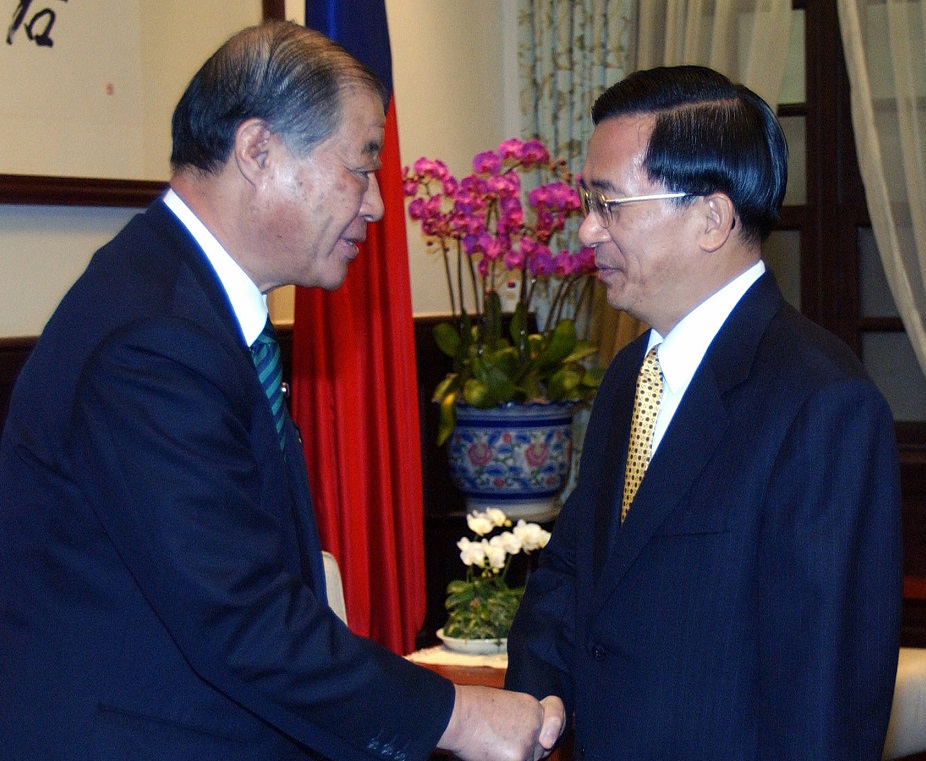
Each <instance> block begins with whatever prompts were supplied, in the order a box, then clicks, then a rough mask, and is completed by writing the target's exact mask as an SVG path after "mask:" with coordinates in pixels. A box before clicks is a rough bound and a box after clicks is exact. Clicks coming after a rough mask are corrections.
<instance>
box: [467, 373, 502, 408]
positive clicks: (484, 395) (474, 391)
mask: <svg viewBox="0 0 926 761" xmlns="http://www.w3.org/2000/svg"><path fill="white" fill-rule="evenodd" d="M463 401H464V402H466V403H467V404H468V405H469V406H470V407H479V408H480V409H486V408H488V407H494V406H495V405H496V402H495V399H494V397H493V396H492V392H491V391H490V389H489V386H488V384H486V383H484V382H483V381H481V380H478V379H477V378H470V379H469V380H468V381H466V383H464V384H463Z"/></svg>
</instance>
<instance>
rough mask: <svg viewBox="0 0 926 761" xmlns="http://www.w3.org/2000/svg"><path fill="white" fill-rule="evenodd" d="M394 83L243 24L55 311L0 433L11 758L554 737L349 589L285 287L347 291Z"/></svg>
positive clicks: (334, 752) (373, 750)
mask: <svg viewBox="0 0 926 761" xmlns="http://www.w3.org/2000/svg"><path fill="white" fill-rule="evenodd" d="M382 96H383V93H382V89H381V86H380V85H379V83H378V82H377V81H376V79H375V77H374V76H373V75H372V74H371V73H370V72H369V71H368V70H366V69H365V68H364V67H363V66H362V65H361V64H359V63H358V62H357V61H356V60H355V59H353V58H352V57H351V56H350V55H348V54H347V53H346V51H344V50H343V49H341V48H340V47H338V46H336V45H335V44H334V43H332V42H331V41H330V40H327V39H326V38H324V37H323V36H321V35H319V34H317V33H314V32H310V31H308V30H306V29H302V28H300V27H298V26H295V25H292V24H283V23H274V24H267V25H264V26H262V27H255V28H252V29H248V30H245V31H244V32H242V33H240V34H238V35H236V36H235V37H233V38H232V39H231V40H230V41H229V42H227V43H226V44H225V45H224V46H223V47H222V48H221V49H220V50H219V51H218V52H217V53H216V54H215V55H214V56H213V57H212V58H211V59H210V60H209V61H208V62H207V63H206V64H205V65H204V66H203V68H202V69H201V70H200V71H199V73H197V75H196V76H195V77H194V79H193V81H192V82H191V84H190V86H189V87H188V89H187V91H186V92H185V94H184V95H183V97H182V99H181V101H180V103H179V105H178V107H177V109H176V111H175V114H174V119H173V155H172V164H173V168H174V173H173V176H172V179H171V190H170V191H169V192H168V193H167V194H166V196H165V197H164V198H163V199H160V200H158V201H156V202H155V203H154V204H153V205H152V206H151V207H150V208H149V209H148V210H147V211H146V212H145V213H144V214H142V215H139V216H137V217H135V218H134V219H133V220H132V221H131V222H130V223H129V224H128V225H127V226H126V228H125V229H124V230H123V231H122V232H121V233H120V234H119V235H118V236H117V237H116V238H115V239H114V240H113V241H112V242H111V243H109V244H108V245H106V246H104V247H103V248H102V249H101V250H100V251H98V252H97V253H96V255H95V256H94V257H93V259H92V261H91V263H90V265H89V266H88V268H87V270H86V272H85V273H84V274H83V276H82V277H81V278H80V279H79V281H78V282H77V283H76V284H75V285H74V287H73V288H72V289H71V290H70V292H69V293H68V294H67V296H66V297H65V298H64V300H63V301H62V303H61V305H60V306H59V308H58V309H57V311H56V313H55V314H54V316H53V317H52V319H51V320H50V322H49V323H48V325H47V327H46V329H45V330H44V332H43V335H42V337H41V339H40V340H39V342H38V345H37V346H36V348H35V350H34V352H33V354H32V356H31V358H30V360H29V362H28V363H27V364H26V366H25V368H24V369H23V371H22V375H21V377H20V379H19V382H18V384H17V386H16V389H15V391H14V394H13V399H12V403H11V407H10V411H9V418H8V421H7V425H6V428H5V430H4V433H3V439H2V445H0V484H2V495H0V685H2V687H0V738H2V742H0V757H2V758H9V759H17V761H27V760H28V759H36V760H37V761H38V760H40V761H50V760H51V759H83V760H86V759H100V760H101V761H118V760H119V759H125V760H126V761H128V760H129V759H131V761H143V760H144V759H150V760H151V761H155V760H156V761H168V760H171V761H172V760H175V759H191V760H192V759H195V760H196V761H206V760H208V759H212V760H213V761H234V760H235V759H239V760H240V761H245V760H247V761H254V760H255V759H261V760H262V761H270V760H271V759H297V758H319V757H325V758H330V759H335V760H336V761H342V760H349V759H362V758H382V759H395V760H396V761H399V760H401V759H414V758H418V759H421V758H425V757H427V755H428V754H429V752H430V750H431V749H432V748H433V747H434V746H435V745H436V744H439V745H440V746H441V747H444V748H447V749H450V750H452V751H455V752H456V753H458V754H459V755H460V756H462V757H463V758H480V759H482V758H512V759H515V758H516V759H524V758H538V757H540V755H542V754H543V752H544V748H543V747H542V745H541V743H544V744H545V745H546V746H547V747H549V746H550V745H552V743H553V741H554V740H555V737H556V735H557V734H558V728H559V727H558V725H557V721H558V720H561V716H562V715H561V714H559V715H558V716H557V715H556V712H555V711H553V710H552V709H551V710H550V711H548V712H547V715H546V719H545V717H544V710H543V707H542V706H541V705H540V704H539V703H538V702H537V700H535V699H534V698H533V697H530V696H528V695H524V694H517V693H511V692H503V691H500V690H488V689H486V688H478V687H459V686H456V687H455V686H454V685H453V684H451V683H450V682H448V681H447V680H445V679H442V678H440V677H438V676H436V675H435V674H433V673H431V672H428V671H425V670H423V669H420V668H418V667H415V666H413V665H412V664H410V663H408V662H407V661H405V660H404V659H402V658H400V657H398V656H396V655H393V654H392V653H389V652H388V651H386V650H384V649H383V648H380V647H378V646H376V645H375V644H373V643H372V642H370V641H368V640H365V639H363V638H360V637H357V636H354V635H353V634H351V633H350V631H349V630H348V629H347V628H346V627H345V626H344V625H343V624H342V623H341V622H340V621H339V620H338V618H337V617H336V616H335V615H334V613H333V612H332V611H331V609H330V608H329V607H328V606H327V605H326V602H325V595H324V588H325V586H324V579H323V570H322V564H321V558H320V547H319V540H318V535H317V531H316V527H315V522H314V517H313V514H312V508H311V503H310V497H309V489H308V483H307V478H306V471H305V463H304V461H303V459H302V449H301V446H300V442H299V439H298V433H297V431H296V429H295V427H294V426H293V424H292V421H291V420H290V419H289V418H288V416H287V415H286V413H285V411H284V410H281V409H280V406H279V402H280V387H279V376H278V362H277V359H276V352H277V351H278V348H277V347H276V346H275V341H274V339H273V337H272V333H271V332H270V331H269V330H265V327H266V326H267V325H268V320H267V308H266V301H265V296H264V294H266V292H267V291H269V290H271V289H273V288H275V287H277V286H279V285H282V284H284V283H297V284H300V285H304V286H319V287H322V288H328V289H331V288H337V287H338V286H339V285H340V284H341V283H342V281H343V280H344V277H345V274H346V271H347V266H348V264H349V262H350V261H351V260H352V259H353V258H354V257H355V256H356V254H357V247H356V244H357V242H358V241H361V240H363V239H364V236H365V234H366V226H367V223H368V222H371V221H375V220H377V219H379V218H380V217H381V216H382V213H383V205H382V199H381V197H380V195H379V189H378V186H377V181H376V175H375V171H376V169H377V167H378V162H379V152H380V149H381V146H382V142H383V129H384V122H385V119H384V114H383V100H382ZM249 347H251V348H250V349H249ZM252 350H253V354H252ZM258 370H259V371H260V373H258ZM271 402H272V403H271ZM554 707H555V706H554ZM541 729H543V730H544V732H545V735H544V737H545V738H547V739H543V738H540V739H539V740H538V733H539V732H540V731H541Z"/></svg>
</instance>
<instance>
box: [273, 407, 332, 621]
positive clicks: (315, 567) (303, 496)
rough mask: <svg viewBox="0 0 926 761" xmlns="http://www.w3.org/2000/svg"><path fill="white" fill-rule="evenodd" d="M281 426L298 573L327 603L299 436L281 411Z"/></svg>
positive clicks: (316, 528) (318, 539)
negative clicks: (300, 571) (296, 548)
mask: <svg viewBox="0 0 926 761" xmlns="http://www.w3.org/2000/svg"><path fill="white" fill-rule="evenodd" d="M285 407H286V405H284V419H285V423H284V426H283V429H284V431H285V432H286V455H285V458H286V469H287V475H288V482H289V489H290V496H291V499H292V506H293V521H294V522H295V524H296V533H297V535H298V538H299V554H300V555H301V563H302V573H303V575H304V576H305V577H306V578H307V579H309V580H310V582H311V584H312V588H313V591H314V592H315V596H316V597H317V598H318V599H319V601H320V602H322V603H323V604H324V603H327V601H328V595H327V588H326V586H325V566H324V562H323V560H322V544H321V538H320V537H319V534H318V524H317V522H316V521H315V511H314V509H313V507H312V493H311V491H310V490H309V477H308V473H307V472H306V468H305V459H304V457H303V454H302V436H301V435H300V434H299V431H298V429H297V428H296V424H295V423H294V422H293V420H292V418H291V417H290V416H289V411H288V410H286V409H285Z"/></svg>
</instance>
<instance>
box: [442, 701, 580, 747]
mask: <svg viewBox="0 0 926 761" xmlns="http://www.w3.org/2000/svg"><path fill="white" fill-rule="evenodd" d="M455 687H456V700H455V701H454V704H453V713H452V714H451V716H450V722H449V723H448V724H447V729H445V730H444V734H443V735H442V736H441V739H440V741H439V742H438V745H437V747H438V748H441V749H442V750H449V751H451V752H452V753H454V754H455V755H457V756H458V757H459V758H461V759H463V760H464V761H496V759H497V760H498V761H509V760H510V761H537V760H538V759H541V758H545V757H546V756H547V755H548V754H549V753H550V751H551V750H552V748H553V746H554V745H555V744H556V741H557V740H559V737H560V735H561V734H562V733H563V730H564V729H565V727H566V712H565V708H564V706H563V701H562V700H560V699H559V698H558V697H556V696H552V695H551V696H550V697H547V698H544V699H543V700H541V701H539V702H538V701H537V700H536V699H535V698H533V697H531V696H530V695H526V694H525V693H523V692H509V691H505V690H496V689H493V688H491V687H474V686H463V685H459V684H458V685H455Z"/></svg>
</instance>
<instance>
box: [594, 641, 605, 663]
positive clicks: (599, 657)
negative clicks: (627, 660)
mask: <svg viewBox="0 0 926 761" xmlns="http://www.w3.org/2000/svg"><path fill="white" fill-rule="evenodd" d="M607 656H608V651H607V650H605V649H604V645H593V646H592V658H594V659H595V660H596V661H603V660H604V659H605V658H607Z"/></svg>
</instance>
